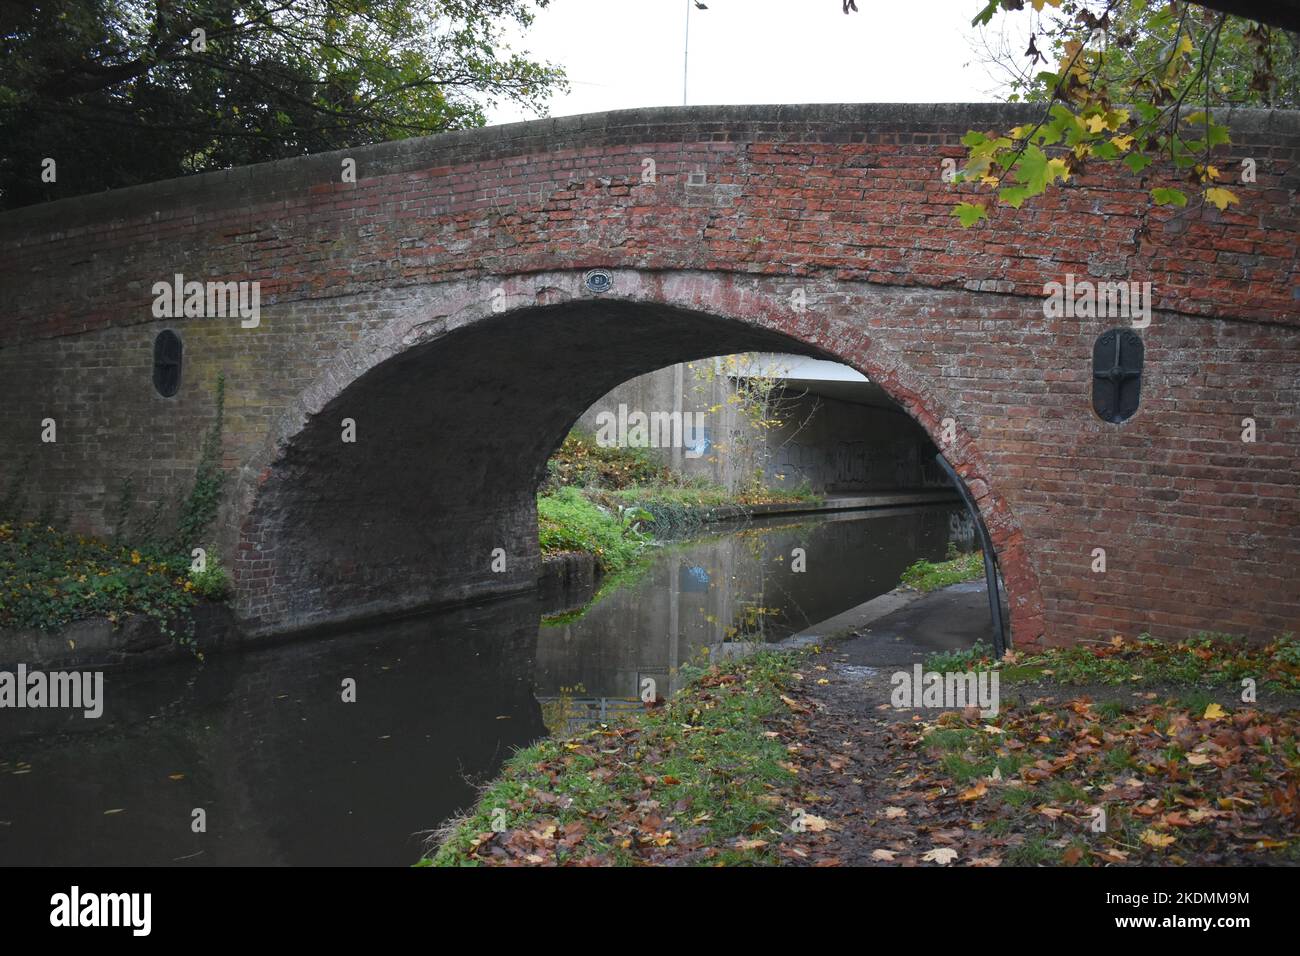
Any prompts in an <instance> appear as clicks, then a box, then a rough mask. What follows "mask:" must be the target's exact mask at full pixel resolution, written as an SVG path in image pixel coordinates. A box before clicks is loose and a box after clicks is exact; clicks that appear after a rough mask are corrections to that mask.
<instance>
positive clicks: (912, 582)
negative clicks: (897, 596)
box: [902, 551, 984, 592]
mask: <svg viewBox="0 0 1300 956" xmlns="http://www.w3.org/2000/svg"><path fill="white" fill-rule="evenodd" d="M950 554H951V552H950ZM982 577H984V553H983V552H982V551H972V552H971V553H970V554H961V555H957V556H956V557H950V558H949V559H948V560H947V561H939V562H937V563H936V562H933V561H926V560H925V559H924V558H922V559H921V560H920V561H917V562H916V563H915V564H913V565H912V566H911V567H909V568H908V569H907V570H906V571H904V572H903V578H902V582H903V584H905V585H907V586H908V587H910V588H914V589H915V590H917V591H923V592H925V591H937V590H938V589H939V588H946V587H948V585H950V584H960V583H962V582H963V581H978V580H979V579H980V578H982Z"/></svg>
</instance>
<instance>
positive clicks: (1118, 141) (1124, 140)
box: [1110, 136, 1133, 153]
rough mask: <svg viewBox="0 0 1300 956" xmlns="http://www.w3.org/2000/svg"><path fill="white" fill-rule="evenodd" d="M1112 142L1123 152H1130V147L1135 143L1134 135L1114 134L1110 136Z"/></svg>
mask: <svg viewBox="0 0 1300 956" xmlns="http://www.w3.org/2000/svg"><path fill="white" fill-rule="evenodd" d="M1110 142H1111V145H1113V146H1114V147H1115V148H1116V149H1118V150H1119V151H1120V152H1121V153H1126V152H1128V149H1129V147H1130V146H1132V145H1133V137H1132V136H1112V137H1111V138H1110Z"/></svg>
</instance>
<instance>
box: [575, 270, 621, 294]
mask: <svg viewBox="0 0 1300 956" xmlns="http://www.w3.org/2000/svg"><path fill="white" fill-rule="evenodd" d="M582 281H583V284H584V285H586V287H587V289H588V291H590V292H595V293H597V294H600V293H601V292H608V291H609V290H610V289H612V288H613V287H614V277H613V276H611V275H610V274H609V273H608V272H606V271H605V270H604V269H592V270H591V271H590V272H588V273H587V274H586V275H585V276H583V278H582Z"/></svg>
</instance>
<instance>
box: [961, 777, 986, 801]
mask: <svg viewBox="0 0 1300 956" xmlns="http://www.w3.org/2000/svg"><path fill="white" fill-rule="evenodd" d="M988 792H989V788H988V786H987V785H985V783H984V781H983V780H981V781H980V782H979V783H977V784H975V786H973V787H971V788H970V789H969V790H963V791H962V792H961V794H960V795H959V796H958V797H957V799H958V800H962V801H967V802H968V801H971V800H978V799H979V798H980V797H982V796H984V794H986V793H988Z"/></svg>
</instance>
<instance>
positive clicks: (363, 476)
mask: <svg viewBox="0 0 1300 956" xmlns="http://www.w3.org/2000/svg"><path fill="white" fill-rule="evenodd" d="M612 276H613V291H611V292H610V293H608V294H606V295H602V296H599V297H596V296H594V295H593V294H591V293H590V292H588V291H586V289H585V288H584V287H583V285H582V274H581V273H580V272H572V273H568V272H565V273H543V274H535V275H527V276H512V277H507V278H502V279H495V280H493V279H486V280H479V281H470V282H459V283H446V284H441V285H435V286H424V287H416V288H414V289H409V290H403V291H402V292H401V293H400V297H399V294H398V293H394V295H393V297H392V298H391V299H386V300H384V301H383V302H380V303H375V302H373V301H370V302H356V303H350V304H349V303H344V302H337V303H336V306H335V307H336V308H337V309H338V310H339V311H340V312H341V313H343V314H344V315H346V314H347V311H348V310H349V308H353V309H357V310H363V309H370V310H377V311H379V312H380V314H381V315H383V316H384V317H386V322H385V323H384V324H383V325H382V327H381V329H380V331H379V332H378V333H376V334H375V335H373V336H372V338H371V339H370V340H367V341H363V342H360V343H358V345H357V347H354V348H351V349H348V350H347V351H345V352H341V353H338V357H336V358H334V359H332V360H331V361H329V362H327V363H326V364H325V365H324V367H323V368H322V369H321V371H320V374H319V375H318V376H317V378H316V380H315V382H314V383H313V384H312V385H311V386H310V387H308V388H307V389H306V390H305V391H304V392H303V393H302V394H301V395H300V396H299V397H298V399H297V401H296V402H295V403H293V404H292V405H291V406H290V408H289V410H288V411H286V412H285V413H284V414H283V415H282V416H281V417H280V419H279V420H278V421H276V422H275V423H274V424H273V425H272V427H271V429H270V435H269V437H268V439H267V441H266V442H265V444H264V445H263V447H262V448H261V449H260V450H259V451H258V452H257V453H256V454H255V455H254V456H253V458H252V459H251V461H250V463H249V464H248V466H246V467H245V468H244V470H243V471H242V472H241V474H240V476H239V480H238V482H237V494H236V500H235V508H236V509H237V517H238V522H237V524H238V527H239V531H238V536H239V540H238V551H237V558H236V561H235V569H234V570H235V582H236V595H237V598H236V600H237V606H238V608H239V611H240V614H241V616H242V617H243V618H244V619H245V620H246V622H247V624H248V626H249V629H250V631H252V632H253V633H259V632H265V631H269V630H284V629H291V628H294V627H302V626H310V625H313V624H317V623H324V622H337V621H340V620H343V619H345V617H347V616H370V615H374V614H378V613H395V612H402V611H406V610H412V609H414V608H416V607H419V606H423V605H426V604H429V603H433V602H442V601H448V600H457V599H467V598H471V597H478V596H484V595H488V594H492V593H506V592H510V591H513V590H519V589H522V588H525V587H531V586H532V583H533V581H534V580H535V577H536V572H537V549H536V531H535V522H536V516H535V500H534V490H535V488H536V486H537V483H538V481H539V480H540V479H541V477H542V475H543V473H544V469H545V463H546V460H547V458H548V457H549V455H550V453H551V452H552V451H553V450H554V448H555V447H556V446H557V445H558V444H559V442H560V441H561V440H562V439H563V437H564V435H565V433H566V432H567V430H568V429H569V427H570V426H571V425H572V423H573V422H574V420H576V418H577V417H578V416H579V415H580V414H581V413H582V411H583V410H584V409H585V408H587V407H588V406H589V405H590V404H591V403H592V402H594V401H595V400H596V399H598V398H599V397H600V396H601V395H602V394H604V393H605V392H607V391H608V390H609V389H610V388H612V387H614V386H615V385H617V384H619V383H621V382H623V381H626V380H627V379H629V378H631V377H633V376H635V375H638V374H641V373H644V372H647V371H651V370H653V369H656V368H661V367H664V366H667V365H671V364H673V363H675V362H679V361H684V360H691V359H697V358H702V357H705V356H708V355H716V354H723V353H732V352H741V351H785V352H799V353H804V354H810V355H816V356H819V357H826V358H832V359H835V360H837V361H841V362H844V363H845V364H848V365H851V366H853V367H854V368H856V369H858V370H859V371H861V372H863V373H864V374H865V375H867V376H868V377H869V378H870V379H871V380H872V381H873V382H875V383H876V384H877V385H879V386H880V387H881V388H883V389H884V390H885V391H886V392H887V393H888V394H889V395H890V396H891V397H892V398H893V399H894V400H895V401H897V402H898V403H899V404H900V405H901V406H902V407H903V408H904V410H905V411H906V412H907V413H908V414H909V415H910V416H911V417H912V418H914V419H915V420H916V421H917V422H918V423H919V424H920V425H921V426H922V427H923V428H924V429H925V430H926V431H927V432H928V433H929V434H930V435H931V437H932V438H934V439H935V440H936V441H937V440H938V438H939V431H940V427H941V426H940V423H941V421H942V419H943V418H944V417H945V416H946V415H947V414H948V413H947V412H946V411H945V410H946V409H950V408H953V407H957V406H956V405H955V404H954V401H953V397H952V396H949V395H947V394H946V393H945V392H944V389H943V387H942V386H941V385H939V384H938V383H936V382H934V381H931V380H929V379H928V378H927V377H926V376H925V375H924V374H923V372H922V371H921V370H920V369H917V368H914V367H913V366H912V365H911V364H910V363H909V361H908V353H907V352H905V351H904V350H903V349H901V348H897V347H896V346H895V345H894V344H892V343H891V342H890V341H889V339H888V337H887V336H888V333H884V336H883V337H882V338H881V339H879V340H874V341H873V339H872V338H871V337H869V336H868V335H867V334H866V333H865V332H864V331H863V330H864V329H865V328H866V327H867V320H868V319H869V318H870V317H871V314H872V312H873V311H883V310H887V308H888V301H885V300H883V299H882V298H881V297H883V296H885V295H887V294H888V293H884V292H880V291H878V290H876V289H875V287H872V286H867V285H865V284H854V285H853V287H852V293H853V298H851V299H850V298H849V297H848V296H847V295H846V293H845V291H844V290H843V289H842V288H841V286H840V284H838V283H836V282H834V281H829V280H828V281H825V282H822V281H820V280H819V281H817V282H812V281H809V280H803V281H800V280H796V279H786V278H782V277H753V276H735V275H731V274H724V273H699V272H678V273H652V272H639V271H633V270H612ZM795 288H800V289H803V290H805V296H806V301H807V303H808V305H807V308H806V310H803V311H796V310H795V309H794V308H793V307H792V306H791V304H790V303H791V301H792V299H791V292H792V290H794V289H795ZM864 313H865V314H864ZM343 418H353V419H355V420H356V422H357V433H358V441H357V443H356V444H354V445H345V444H343V443H342V442H341V441H340V438H339V429H340V422H341V420H342V419H343ZM956 428H957V441H956V443H955V445H953V446H952V447H950V448H948V449H947V454H948V455H949V457H950V459H951V460H952V461H953V463H954V464H955V465H956V467H957V469H958V471H959V472H960V473H961V474H962V475H963V477H964V478H965V480H966V482H967V484H968V486H969V487H970V488H971V490H972V492H973V493H974V494H975V497H976V498H977V500H978V501H979V504H980V507H981V510H982V511H983V513H984V514H985V520H986V521H987V523H988V525H989V528H990V530H991V532H992V534H993V539H994V542H995V544H996V547H997V549H998V551H999V555H1000V557H1001V560H1002V562H1003V566H1004V568H1005V569H1006V577H1007V587H1008V590H1009V592H1010V593H1011V595H1012V601H1013V604H1012V606H1013V610H1014V615H1013V620H1014V624H1015V626H1016V629H1017V630H1016V634H1017V639H1018V640H1019V641H1020V642H1021V643H1024V642H1027V641H1030V640H1032V639H1034V638H1036V637H1037V636H1038V634H1039V632H1040V631H1041V624H1040V621H1041V603H1040V598H1039V594H1038V587H1037V582H1036V579H1035V577H1034V575H1033V572H1032V570H1031V567H1030V563H1029V560H1028V557H1027V555H1026V554H1025V549H1024V544H1023V539H1022V537H1021V535H1020V532H1019V529H1018V527H1017V525H1016V523H1015V522H1014V520H1013V519H1012V516H1011V514H1010V511H1009V508H1008V506H1007V503H1006V502H1005V500H1004V499H1002V498H1001V497H999V496H998V495H997V493H996V492H995V491H994V490H993V489H995V488H996V487H997V485H996V481H995V480H994V476H992V475H990V474H989V469H988V467H987V465H986V464H985V462H984V460H983V458H982V456H981V455H980V453H979V451H978V449H977V448H976V447H975V445H974V443H973V441H972V440H971V437H970V435H969V434H968V433H967V432H965V431H964V430H963V423H962V422H960V421H958V422H956ZM231 543H233V542H231ZM497 547H501V548H504V549H505V550H506V552H507V554H508V556H509V558H508V562H507V573H505V574H494V573H493V572H492V571H491V570H490V568H489V562H488V560H487V556H488V555H489V554H490V553H491V551H492V550H493V549H494V548H497Z"/></svg>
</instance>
